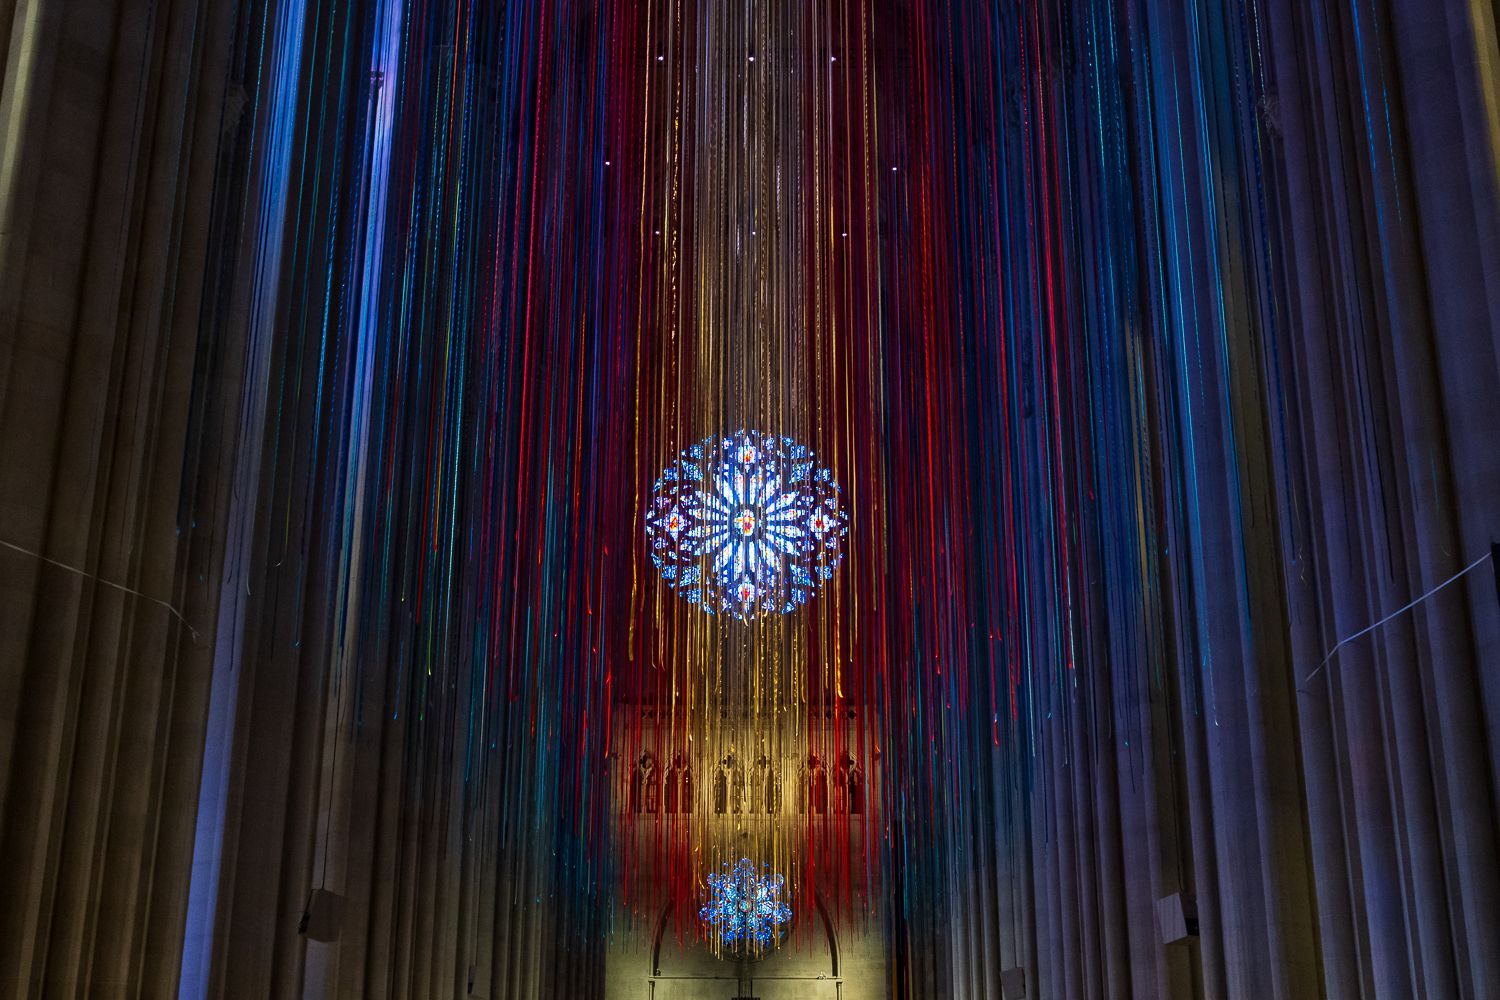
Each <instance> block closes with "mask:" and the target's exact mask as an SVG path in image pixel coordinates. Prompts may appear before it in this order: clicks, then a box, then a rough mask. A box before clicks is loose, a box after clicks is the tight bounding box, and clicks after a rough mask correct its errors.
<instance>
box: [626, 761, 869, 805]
mask: <svg viewBox="0 0 1500 1000" xmlns="http://www.w3.org/2000/svg"><path fill="white" fill-rule="evenodd" d="M707 805H709V806H710V807H711V808H712V810H713V811H714V812H715V813H717V814H735V813H768V814H775V813H779V812H781V808H782V771H781V768H780V767H778V766H776V764H775V762H774V761H772V760H771V759H770V758H767V757H764V756H763V757H760V758H758V759H756V760H755V761H754V762H753V763H752V764H751V765H750V766H749V767H748V768H747V767H745V766H744V764H743V763H742V762H741V761H740V760H739V759H738V758H737V757H735V756H734V755H733V754H730V755H728V756H726V757H725V758H724V759H723V760H721V761H720V762H719V763H718V764H717V765H715V766H714V768H713V779H712V782H711V795H710V802H708V803H707ZM796 806H797V811H798V812H803V813H807V812H811V813H813V814H818V815H820V814H826V813H830V812H832V813H836V814H837V813H848V814H853V815H858V814H860V813H862V812H864V808H865V788H864V777H863V775H862V774H861V771H860V767H859V764H858V762H857V761H855V759H854V758H853V756H852V755H849V754H844V755H843V756H842V757H841V758H840V759H839V760H838V761H837V762H836V763H835V765H834V766H833V767H832V768H829V767H828V766H827V765H825V764H824V763H823V761H822V760H820V759H819V758H818V757H817V756H816V755H809V756H808V757H807V758H806V759H805V760H803V761H802V762H801V763H800V765H799V766H798V768H797V802H796ZM628 808H629V810H630V811H631V812H634V813H690V812H693V811H694V810H695V809H696V808H697V800H696V796H695V785H694V782H693V767H692V765H691V763H689V762H688V761H687V760H686V759H685V758H684V757H683V756H682V755H681V754H679V755H676V756H674V757H673V758H672V760H671V762H670V763H669V764H668V765H667V766H666V767H663V766H662V764H661V762H660V761H659V760H658V759H657V758H656V755H655V754H652V753H649V752H648V753H644V754H642V755H641V757H640V759H639V760H637V761H636V763H635V766H634V767H633V768H632V769H631V774H630V790H629V801H628Z"/></svg>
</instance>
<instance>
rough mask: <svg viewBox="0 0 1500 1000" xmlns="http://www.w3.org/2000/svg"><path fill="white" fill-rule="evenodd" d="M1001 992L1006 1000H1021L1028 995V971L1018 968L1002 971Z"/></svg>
mask: <svg viewBox="0 0 1500 1000" xmlns="http://www.w3.org/2000/svg"><path fill="white" fill-rule="evenodd" d="M1000 992H1001V993H1004V994H1005V1000H1021V998H1022V997H1024V996H1025V995H1026V970H1025V969H1022V968H1019V967H1017V968H1014V969H1005V970H1003V971H1001V973H1000Z"/></svg>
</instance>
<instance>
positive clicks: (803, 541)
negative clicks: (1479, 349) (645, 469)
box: [646, 431, 849, 619]
mask: <svg viewBox="0 0 1500 1000" xmlns="http://www.w3.org/2000/svg"><path fill="white" fill-rule="evenodd" d="M839 494H840V490H839V485H838V483H836V482H834V479H833V473H832V472H830V471H829V470H827V469H824V468H819V467H818V466H817V464H816V462H815V461H814V458H813V453H812V452H811V451H809V450H808V449H807V448H805V447H803V446H802V445H799V444H797V443H796V442H795V441H793V440H792V439H791V438H789V437H780V438H778V437H776V436H774V435H771V434H765V433H762V432H760V431H739V432H738V433H736V434H731V435H729V436H728V437H722V438H707V439H705V440H704V441H703V442H702V443H700V444H697V445H694V446H693V447H691V448H689V449H687V450H686V451H684V452H683V453H682V454H681V455H679V456H678V458H677V461H676V462H673V463H672V464H671V465H669V466H667V467H666V469H664V470H663V471H662V474H661V477H660V478H659V479H657V481H656V485H655V486H654V487H652V490H651V505H650V507H649V508H648V509H647V511H646V542H647V545H648V546H649V548H650V552H651V561H652V563H654V564H655V565H656V568H657V570H658V571H660V573H661V575H662V579H664V580H666V581H667V584H668V585H669V586H671V587H673V588H674V589H675V590H677V591H678V592H679V593H681V594H682V596H683V597H685V598H686V599H687V600H688V601H689V602H691V603H693V604H698V605H701V606H702V607H704V608H705V609H707V610H708V611H710V612H715V611H718V612H724V613H726V614H729V615H733V616H734V617H736V618H740V619H749V618H754V617H757V616H759V615H762V614H768V613H775V614H784V613H786V612H788V611H791V610H792V609H793V608H795V607H797V606H798V605H800V604H803V603H804V602H806V601H807V600H808V598H810V597H812V595H813V594H815V593H816V592H817V591H818V589H819V588H820V587H821V586H822V584H823V581H825V580H828V579H830V578H832V576H833V572H834V570H835V569H836V568H837V567H838V565H839V563H840V562H841V561H842V560H843V551H842V548H841V546H842V542H843V538H844V536H845V535H846V534H848V532H849V516H848V515H847V514H846V513H845V512H844V510H843V508H842V507H841V506H840V505H839Z"/></svg>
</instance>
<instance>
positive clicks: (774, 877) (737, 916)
mask: <svg viewBox="0 0 1500 1000" xmlns="http://www.w3.org/2000/svg"><path fill="white" fill-rule="evenodd" d="M766 870H767V871H769V870H770V868H769V866H767V867H766ZM707 881H708V886H709V889H710V891H711V892H712V894H713V895H712V898H711V899H710V900H709V902H708V903H707V904H706V905H705V906H704V907H703V908H702V909H700V910H699V911H698V916H699V917H700V918H701V919H702V920H703V922H704V923H707V924H709V925H710V926H711V927H712V928H713V929H714V932H715V933H717V934H718V935H719V939H720V940H722V941H723V942H724V943H725V944H726V945H747V944H751V943H754V944H756V945H760V946H765V945H768V944H770V943H771V942H772V941H774V940H775V939H776V938H778V937H779V936H780V935H781V926H782V925H783V924H785V923H786V922H787V921H789V920H791V919H792V908H791V907H790V906H788V905H787V904H785V903H783V902H782V901H781V899H780V895H781V889H782V887H783V886H784V885H785V884H786V880H785V879H784V878H782V877H781V874H780V873H779V872H778V873H773V874H771V875H769V876H762V875H761V874H760V873H759V872H758V871H757V870H756V867H755V865H754V863H753V862H751V860H750V859H749V858H740V860H739V862H738V863H737V864H735V865H733V866H731V865H730V864H729V863H728V862H727V861H726V862H725V863H724V871H722V872H717V873H715V874H712V875H709V876H708V879H707Z"/></svg>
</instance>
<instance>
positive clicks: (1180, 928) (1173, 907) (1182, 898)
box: [1156, 892, 1198, 944]
mask: <svg viewBox="0 0 1500 1000" xmlns="http://www.w3.org/2000/svg"><path fill="white" fill-rule="evenodd" d="M1156 929H1157V930H1158V931H1160V932H1161V941H1162V944H1172V943H1174V942H1177V941H1186V940H1187V939H1188V938H1195V937H1197V936H1198V903H1197V901H1196V900H1194V899H1193V897H1192V896H1186V895H1183V894H1182V893H1180V892H1174V893H1172V895H1170V896H1163V897H1162V898H1161V899H1158V900H1157V901H1156Z"/></svg>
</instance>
